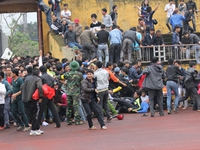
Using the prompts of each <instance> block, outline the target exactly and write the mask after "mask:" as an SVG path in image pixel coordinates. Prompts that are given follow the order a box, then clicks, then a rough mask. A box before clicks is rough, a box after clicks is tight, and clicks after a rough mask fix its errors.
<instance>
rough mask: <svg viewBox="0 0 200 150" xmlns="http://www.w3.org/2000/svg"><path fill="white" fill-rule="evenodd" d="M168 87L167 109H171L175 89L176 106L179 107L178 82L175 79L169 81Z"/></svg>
mask: <svg viewBox="0 0 200 150" xmlns="http://www.w3.org/2000/svg"><path fill="white" fill-rule="evenodd" d="M166 87H167V109H168V110H171V100H172V91H174V94H175V100H174V101H175V102H174V108H177V107H178V102H179V97H180V96H179V92H178V84H177V83H176V82H174V81H167V85H166Z"/></svg>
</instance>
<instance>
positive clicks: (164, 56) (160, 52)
mask: <svg viewBox="0 0 200 150" xmlns="http://www.w3.org/2000/svg"><path fill="white" fill-rule="evenodd" d="M199 53H200V45H198V44H181V45H164V46H143V47H142V48H138V50H134V51H133V59H138V58H140V59H141V60H142V61H143V62H145V61H146V62H149V61H151V58H152V57H153V56H157V57H159V61H162V62H163V61H167V60H168V59H169V58H174V59H179V60H197V62H198V61H199V62H200V58H199V55H200V54H199Z"/></svg>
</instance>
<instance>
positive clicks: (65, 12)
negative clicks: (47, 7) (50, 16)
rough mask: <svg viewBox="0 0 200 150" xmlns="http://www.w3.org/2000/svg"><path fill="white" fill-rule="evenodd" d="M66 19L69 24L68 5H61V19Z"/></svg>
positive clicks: (69, 12)
mask: <svg viewBox="0 0 200 150" xmlns="http://www.w3.org/2000/svg"><path fill="white" fill-rule="evenodd" d="M63 18H65V19H67V20H68V21H69V22H70V20H71V11H69V10H68V4H64V5H63V10H62V11H61V19H63Z"/></svg>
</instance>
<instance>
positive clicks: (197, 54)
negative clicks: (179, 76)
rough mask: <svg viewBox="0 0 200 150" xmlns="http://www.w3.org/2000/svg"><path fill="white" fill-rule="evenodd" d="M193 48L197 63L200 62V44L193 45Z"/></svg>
mask: <svg viewBox="0 0 200 150" xmlns="http://www.w3.org/2000/svg"><path fill="white" fill-rule="evenodd" d="M191 49H194V50H195V58H196V61H197V64H200V58H199V51H200V45H197V44H196V45H193V46H192V48H191Z"/></svg>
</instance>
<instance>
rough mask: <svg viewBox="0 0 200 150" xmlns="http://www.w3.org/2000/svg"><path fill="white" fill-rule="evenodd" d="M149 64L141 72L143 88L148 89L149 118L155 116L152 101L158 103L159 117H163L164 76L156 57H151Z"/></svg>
mask: <svg viewBox="0 0 200 150" xmlns="http://www.w3.org/2000/svg"><path fill="white" fill-rule="evenodd" d="M151 63H152V64H151V65H150V66H148V67H147V68H145V69H144V71H143V74H146V78H145V79H144V82H143V87H144V88H147V89H148V94H149V102H150V113H151V117H154V115H155V110H154V99H156V100H157V102H158V105H159V114H160V116H164V113H163V93H162V88H163V86H164V85H163V79H164V78H165V74H164V70H163V67H162V66H161V65H160V64H159V63H158V57H153V58H152V60H151Z"/></svg>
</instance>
